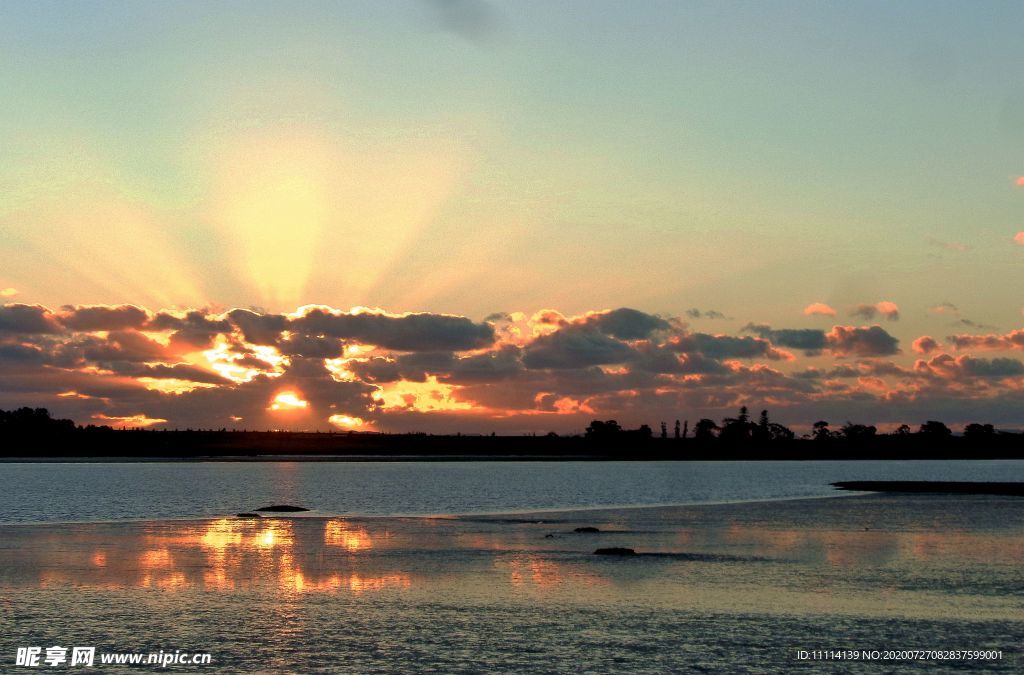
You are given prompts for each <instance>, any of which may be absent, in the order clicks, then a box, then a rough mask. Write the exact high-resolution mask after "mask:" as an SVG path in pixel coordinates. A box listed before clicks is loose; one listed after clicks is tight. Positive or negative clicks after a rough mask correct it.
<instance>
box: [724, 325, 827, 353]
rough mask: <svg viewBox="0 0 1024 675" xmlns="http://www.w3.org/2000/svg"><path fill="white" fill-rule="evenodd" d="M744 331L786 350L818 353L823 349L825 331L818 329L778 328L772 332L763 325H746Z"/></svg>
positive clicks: (768, 327)
mask: <svg viewBox="0 0 1024 675" xmlns="http://www.w3.org/2000/svg"><path fill="white" fill-rule="evenodd" d="M743 330H744V331H747V332H750V333H754V334H756V335H759V336H761V337H762V338H764V339H766V340H770V341H771V342H772V343H773V344H776V345H778V346H779V347H786V348H787V349H800V350H803V351H804V352H809V353H810V352H819V351H821V350H822V349H824V348H825V345H826V341H825V331H823V330H820V329H818V328H780V329H776V330H773V329H772V328H771V327H770V326H767V325H765V324H754V323H748V324H747V325H746V326H744V327H743Z"/></svg>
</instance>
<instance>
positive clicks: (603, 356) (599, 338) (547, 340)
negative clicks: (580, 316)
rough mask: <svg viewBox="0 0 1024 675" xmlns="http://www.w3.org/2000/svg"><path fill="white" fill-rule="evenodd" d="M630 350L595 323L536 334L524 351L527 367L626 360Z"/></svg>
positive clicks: (569, 366) (585, 364)
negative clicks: (546, 333) (537, 335)
mask: <svg viewBox="0 0 1024 675" xmlns="http://www.w3.org/2000/svg"><path fill="white" fill-rule="evenodd" d="M632 355H633V350H632V349H630V348H629V346H628V345H626V344H624V343H622V342H620V341H618V340H616V339H614V338H613V337H611V336H609V335H607V334H605V333H603V332H601V331H600V330H598V329H597V328H596V327H595V326H587V325H582V326H581V325H572V326H567V327H565V328H562V329H560V330H557V331H555V332H554V333H550V334H548V335H541V336H539V337H537V338H536V339H535V340H534V341H533V342H532V343H531V344H530V345H529V346H528V347H527V348H526V349H525V352H524V357H523V363H524V364H525V365H526V367H527V368H551V369H565V368H583V367H586V366H597V365H604V364H617V363H623V362H625V361H628V360H629V359H630V358H631V357H632Z"/></svg>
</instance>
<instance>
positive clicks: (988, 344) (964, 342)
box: [946, 329, 1024, 351]
mask: <svg viewBox="0 0 1024 675" xmlns="http://www.w3.org/2000/svg"><path fill="white" fill-rule="evenodd" d="M946 339H947V340H948V341H949V342H950V344H952V345H953V347H954V348H955V349H958V350H963V349H990V350H995V351H1009V350H1012V349H1024V329H1018V330H1012V331H1010V332H1009V333H1005V334H1003V335H993V334H988V335H950V336H949V337H948V338H946Z"/></svg>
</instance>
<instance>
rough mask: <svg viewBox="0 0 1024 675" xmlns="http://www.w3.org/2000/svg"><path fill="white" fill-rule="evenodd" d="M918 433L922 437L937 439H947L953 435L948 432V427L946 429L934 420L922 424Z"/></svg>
mask: <svg viewBox="0 0 1024 675" xmlns="http://www.w3.org/2000/svg"><path fill="white" fill-rule="evenodd" d="M918 433H920V434H921V435H923V436H930V437H933V438H937V439H938V438H949V437H950V436H952V435H953V432H952V431H950V429H949V427H947V426H946V425H945V424H943V423H942V422H938V421H936V420H928V421H927V422H925V423H924V424H922V425H921V429H920V431H919V432H918Z"/></svg>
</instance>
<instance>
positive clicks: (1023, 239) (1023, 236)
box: [1013, 232, 1024, 246]
mask: <svg viewBox="0 0 1024 675" xmlns="http://www.w3.org/2000/svg"><path fill="white" fill-rule="evenodd" d="M1013 240H1014V241H1015V242H1016V243H1018V244H1020V245H1021V246H1024V232H1018V233H1017V234H1015V235H1013Z"/></svg>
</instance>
